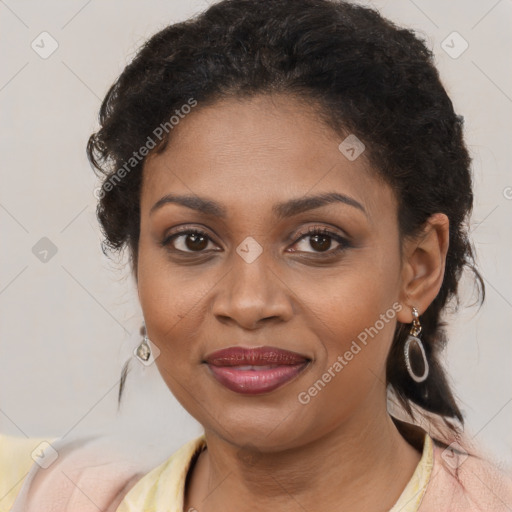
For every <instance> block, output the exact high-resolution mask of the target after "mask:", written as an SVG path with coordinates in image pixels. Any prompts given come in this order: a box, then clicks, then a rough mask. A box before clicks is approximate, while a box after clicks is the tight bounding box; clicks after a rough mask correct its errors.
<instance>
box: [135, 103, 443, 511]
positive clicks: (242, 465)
mask: <svg viewBox="0 0 512 512" xmlns="http://www.w3.org/2000/svg"><path fill="white" fill-rule="evenodd" d="M346 135H347V134H345V135H343V136H340V134H337V133H335V132H334V131H332V130H331V129H330V128H328V127H326V126H325V125H324V124H323V123H322V122H321V120H320V118H319V117H318V116H317V115H316V113H315V108H314V105H313V104H311V103H310V104H305V103H304V102H299V101H297V99H295V98H293V97H290V96H285V95H272V96H270V95H259V96H255V97H253V98H251V99H224V100H221V101H218V102H216V103H214V104H212V105H209V106H205V107H203V108H201V106H200V105H199V106H198V107H197V108H196V109H195V110H194V111H193V112H192V113H190V114H189V115H188V116H187V117H186V118H185V119H183V120H181V121H180V124H179V125H178V126H177V127H175V128H174V130H173V132H172V139H171V143H170V144H169V145H168V146H167V148H166V149H165V150H164V151H163V152H161V153H159V154H153V155H151V157H149V158H148V159H147V161H146V163H145V167H144V173H143V184H142V191H141V205H140V206H141V224H140V228H141V235H140V242H139V259H138V267H137V269H136V278H137V284H138V292H139V298H140V302H141V306H142V309H143V313H144V318H145V322H146V327H147V332H148V336H149V338H150V339H151V340H152V342H153V343H154V344H155V345H157V346H158V348H159V349H160V351H161V353H160V355H159V356H158V358H157V359H156V364H157V366H158V369H159V371H160V373H161V375H162V377H163V379H164V380H165V382H166V384H167V385H168V387H169V389H170V390H171V391H172V393H173V394H174V395H175V396H176V398H177V399H178V400H179V401H180V402H181V404H182V405H183V406H184V407H185V408H186V409H187V410H188V411H189V412H190V414H191V415H192V416H193V417H195V418H196V419H197V420H198V421H199V422H200V423H201V424H202V425H203V427H204V430H205V435H206V440H207V446H208V448H207V450H206V451H204V452H202V454H201V455H200V456H199V458H198V460H197V462H196V464H195V465H194V466H193V468H192V470H191V472H190V475H189V479H190V480H189V483H188V485H187V489H186V495H185V509H184V510H189V509H190V508H191V507H194V508H195V509H196V510H198V511H200V512H209V511H219V510H223V511H225V510H228V511H231V510H233V511H235V510H236V511H249V510H250V511H254V510H280V511H284V512H286V511H304V510H308V511H309V510H327V511H330V510H351V511H352V512H357V511H368V510H372V511H378V510H383V511H384V510H389V508H391V507H392V506H393V504H394V503H395V502H396V500H397V499H398V497H399V496H400V494H401V492H402V491H403V489H404V487H405V486H406V484H407V482H408V481H409V479H410V478H411V476H412V473H413V472H414V469H415V467H416V465H417V464H418V461H419V459H420V453H419V452H418V451H417V450H416V449H414V448H413V447H412V446H411V445H410V444H409V443H408V442H407V441H406V440H405V439H404V438H403V437H402V435H401V434H400V433H399V432H398V430H397V428H396V427H395V425H394V423H393V422H392V420H391V419H390V416H389V415H388V413H387V410H386V376H385V364H386V356H387V354H388V351H389V348H390V346H391V342H392V338H393V332H394V330H395V326H396V322H397V321H399V322H403V323H410V322H412V314H411V306H413V305H414V306H415V307H416V308H417V309H418V311H419V313H420V315H421V313H423V312H424V311H425V309H426V308H427V307H428V305H429V304H430V303H431V302H432V300H433V299H434V298H435V296H436V295H437V293H438V291H439V289H440V287H441V283H442V278H443V274H444V265H445V259H446V251H447V247H448V219H447V218H446V216H445V215H442V214H436V215H434V216H432V217H431V218H430V219H429V222H427V224H426V225H425V229H424V230H423V232H422V233H421V236H418V237H415V238H414V239H406V240H403V241H402V243H401V241H400V237H399V231H398V222H397V212H398V204H397V201H396V198H395V196H394V194H393V192H392V190H391V188H390V187H389V186H388V185H387V184H385V183H384V182H383V181H382V180H381V179H379V178H378V176H377V175H376V173H375V172H374V171H373V170H372V169H371V168H370V167H369V164H368V162H367V161H366V159H365V158H364V153H363V155H362V156H360V157H359V158H357V159H356V160H354V161H350V160H348V159H347V158H346V157H345V156H344V155H343V154H342V153H341V152H340V150H339V149H338V145H339V144H340V142H341V141H342V140H343V139H344V138H345V137H346ZM330 192H337V193H339V194H343V195H346V196H348V197H350V198H352V199H354V200H356V201H357V202H358V203H360V204H361V205H362V207H363V208H364V212H363V211H361V209H359V208H357V207H354V206H352V205H349V204H343V203H340V202H336V203H332V204H328V205H324V206H322V207H320V208H316V209H312V210H308V211H304V212H302V213H298V214H296V215H294V216H292V217H289V218H285V219H278V218H276V217H275V215H274V212H273V210H272V207H273V205H274V204H275V203H278V202H283V201H287V200H290V199H296V198H302V197H304V196H309V195H316V194H319V193H330ZM167 194H173V195H181V194H186V195H195V196H199V197H202V198H208V199H210V200H213V201H215V202H217V203H219V204H220V205H222V206H223V207H224V208H225V209H226V217H225V218H224V219H221V218H218V217H216V216H214V215H211V214H206V213H204V212H200V211H196V210H193V209H191V208H188V207H186V206H183V205H179V204H175V203H167V204H165V205H163V206H162V207H160V208H158V209H156V210H154V211H153V212H152V211H151V209H152V207H153V206H154V205H155V203H156V202H157V201H159V200H160V199H161V198H162V197H163V196H165V195H167ZM180 225H186V226H187V227H190V228H191V229H193V228H200V229H202V230H203V231H206V233H207V235H208V237H210V239H211V240H210V241H208V239H206V241H205V243H204V244H203V245H200V246H199V253H198V252H197V251H196V252H194V250H195V249H197V247H198V244H197V242H196V245H194V244H190V236H188V237H187V235H182V236H180V237H179V238H177V239H175V240H174V241H173V242H172V241H171V242H169V243H168V244H167V246H162V244H161V242H162V240H164V239H165V238H166V236H167V235H169V234H172V233H175V229H176V227H177V226H180ZM310 227H318V228H327V229H329V230H330V231H332V232H333V233H334V234H337V235H340V236H342V237H345V238H346V239H347V240H348V244H345V243H342V244H341V245H340V243H339V242H337V241H336V240H335V239H334V238H329V239H327V241H330V246H329V244H327V247H326V246H325V245H324V246H322V245H321V243H319V242H318V241H316V242H315V240H314V238H312V237H311V236H308V235H307V229H308V228H310ZM303 235H306V236H303ZM248 236H250V237H252V238H253V239H255V240H256V241H257V242H258V244H259V245H260V246H261V249H262V253H261V254H260V255H259V257H258V258H257V259H256V260H254V261H252V262H251V263H248V262H247V261H245V260H244V259H243V258H242V257H240V256H239V254H238V253H237V252H236V248H237V247H238V246H239V245H240V244H241V243H242V241H244V239H245V238H246V237H248ZM187 240H188V241H189V245H187V243H186V242H187ZM324 242H325V240H324ZM338 247H342V248H343V250H342V251H341V252H340V253H338V254H337V255H332V254H333V251H334V250H336V249H337V248H338ZM173 249H174V251H173ZM179 250H182V251H185V252H182V253H180V252H179ZM201 251H202V252H201ZM294 251H295V252H294ZM329 252H330V254H331V256H329V257H324V258H322V253H329ZM394 303H395V304H399V305H401V306H402V309H401V310H400V311H399V312H398V313H397V314H396V315H395V316H394V318H393V319H392V320H390V321H388V323H385V325H384V327H383V328H382V329H381V330H380V331H379V332H378V334H377V335H375V336H374V337H373V338H369V341H368V343H367V345H366V346H364V347H363V348H362V350H361V351H360V352H359V353H358V354H357V355H355V356H354V357H353V359H352V360H351V361H350V362H348V364H347V365H346V366H344V368H343V370H342V371H340V372H339V373H337V374H336V377H335V378H332V380H331V381H330V382H329V383H328V384H327V385H326V386H325V387H324V388H323V389H322V390H321V391H320V392H319V393H318V394H317V395H316V396H314V397H313V398H312V399H311V401H310V402H309V403H307V404H305V405H304V404H302V403H300V402H299V400H298V398H297V397H298V395H299V393H301V392H304V391H307V390H308V389H309V388H310V387H311V386H312V385H313V384H314V383H315V382H316V381H317V380H318V379H321V378H322V375H323V374H324V373H325V372H326V371H327V370H328V369H329V367H332V365H333V363H334V362H335V361H336V360H337V358H338V356H340V355H341V356H343V354H344V353H345V352H346V351H347V350H348V349H349V348H350V346H351V343H352V341H353V340H356V339H357V336H358V334H360V333H361V332H363V331H364V330H365V328H369V327H370V326H374V325H375V323H376V321H377V320H378V319H379V318H380V315H381V314H384V313H385V312H386V311H387V310H389V309H390V308H392V305H393V304H394ZM232 345H243V346H246V347H257V346H262V345H271V346H276V347H279V348H283V349H287V350H292V351H295V352H298V353H300V354H303V355H305V356H307V357H309V358H310V359H311V363H310V364H309V366H308V367H307V368H306V370H304V371H303V372H302V373H301V374H299V375H298V376H297V377H296V378H295V379H294V380H292V381H289V382H287V383H286V384H285V385H284V386H282V387H280V388H278V389H276V390H274V391H272V392H269V393H266V394H263V395H256V396H249V395H242V394H237V393H235V392H233V391H230V390H228V389H227V388H225V387H223V386H222V385H221V384H219V383H218V382H217V381H216V380H215V379H214V378H213V377H212V375H211V374H210V371H209V368H208V367H207V366H206V365H205V364H203V363H202V361H203V360H204V358H205V356H206V355H207V354H209V353H211V352H213V351H215V350H218V349H221V348H225V347H228V346H232Z"/></svg>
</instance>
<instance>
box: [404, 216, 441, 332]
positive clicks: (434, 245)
mask: <svg viewBox="0 0 512 512" xmlns="http://www.w3.org/2000/svg"><path fill="white" fill-rule="evenodd" d="M449 235H450V221H449V219H448V217H447V216H446V215H445V214H444V213H436V214H434V215H432V216H431V217H429V219H428V220H427V222H426V223H425V225H424V227H423V229H422V231H421V233H420V234H418V236H415V237H414V238H411V239H407V240H406V241H405V242H404V247H403V250H402V262H403V263H402V273H401V276H402V287H401V292H400V302H401V303H402V304H403V305H405V306H406V307H404V308H402V309H401V311H400V312H399V313H398V314H397V320H398V321H399V322H402V323H411V322H412V310H411V308H412V307H413V306H414V307H415V308H416V309H417V310H418V313H419V314H420V315H421V314H423V313H424V311H425V310H426V309H427V308H428V307H429V306H430V304H431V303H432V301H433V300H434V299H435V298H436V296H437V294H438V293H439V290H440V289H441V285H442V284H443V277H444V270H445V265H446V254H447V252H448V244H449Z"/></svg>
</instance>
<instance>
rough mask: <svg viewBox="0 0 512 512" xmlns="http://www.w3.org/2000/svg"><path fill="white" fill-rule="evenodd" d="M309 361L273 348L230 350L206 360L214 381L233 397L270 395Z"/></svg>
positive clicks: (306, 358)
mask: <svg viewBox="0 0 512 512" xmlns="http://www.w3.org/2000/svg"><path fill="white" fill-rule="evenodd" d="M310 362H311V359H309V358H308V357H306V356H304V355H301V354H298V353H296V352H291V351H289V350H282V349H278V348H276V347H258V348H243V347H229V348H226V349H223V350H219V351H216V352H214V353H212V354H210V355H209V356H207V357H206V358H205V360H204V361H203V363H205V364H206V365H208V368H209V369H210V372H211V374H212V375H213V377H214V378H215V379H216V380H217V381H218V382H219V383H220V384H222V385H224V386H225V387H226V388H228V389H230V390H231V391H234V392H236V393H242V394H249V395H256V394H262V393H269V392H270V391H273V390H274V389H277V388H279V387H281V386H283V385H284V384H286V383H288V382H289V381H291V380H292V379H294V378H295V377H296V376H297V375H299V374H300V373H301V372H302V371H303V370H304V369H305V368H306V367H307V366H308V364H309V363H310Z"/></svg>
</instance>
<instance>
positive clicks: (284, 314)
mask: <svg viewBox="0 0 512 512" xmlns="http://www.w3.org/2000/svg"><path fill="white" fill-rule="evenodd" d="M218 286H219V287H220V289H219V290H218V293H217V294H216V296H215V298H214V303H213V314H214V316H215V317H216V318H217V320H219V321H220V322H222V323H236V324H237V325H239V326H240V327H243V328H244V329H249V330H253V329H257V328H258V327H259V326H261V325H262V324H264V323H268V322H271V321H274V322H276V323H278V322H286V321H288V320H290V318H291V317H292V315H293V303H292V301H291V291H290V289H289V288H288V287H287V285H286V283H284V282H283V281H282V279H281V278H280V277H279V276H278V275H277V274H276V272H275V271H274V270H273V269H272V268H271V267H270V265H269V264H268V262H267V261H266V260H265V259H264V258H263V257H262V256H260V257H259V258H258V259H256V260H255V261H253V262H251V263H247V262H246V261H244V260H243V259H242V258H240V257H239V256H238V255H236V254H235V255H234V262H233V264H232V266H231V269H230V271H229V272H228V273H227V275H225V277H224V278H223V279H222V280H221V281H220V282H219V284H218Z"/></svg>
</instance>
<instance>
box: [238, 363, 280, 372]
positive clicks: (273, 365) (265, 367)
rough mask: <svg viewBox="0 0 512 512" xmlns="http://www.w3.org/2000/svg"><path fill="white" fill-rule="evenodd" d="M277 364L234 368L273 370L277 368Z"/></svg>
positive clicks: (248, 365)
mask: <svg viewBox="0 0 512 512" xmlns="http://www.w3.org/2000/svg"><path fill="white" fill-rule="evenodd" d="M276 367H277V364H269V365H266V366H255V365H251V364H247V365H245V366H233V368H236V369H237V370H244V371H246V370H271V369H272V368H276Z"/></svg>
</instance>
